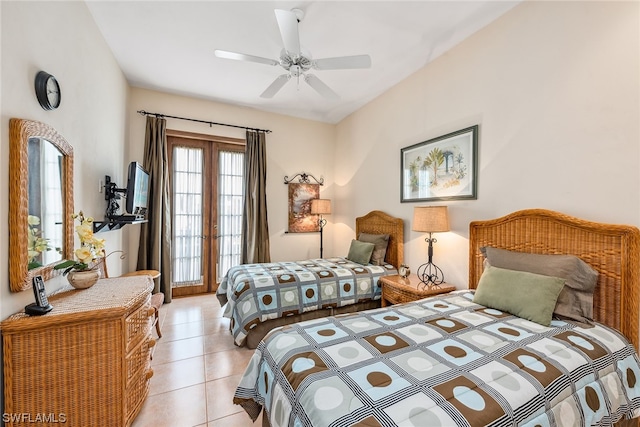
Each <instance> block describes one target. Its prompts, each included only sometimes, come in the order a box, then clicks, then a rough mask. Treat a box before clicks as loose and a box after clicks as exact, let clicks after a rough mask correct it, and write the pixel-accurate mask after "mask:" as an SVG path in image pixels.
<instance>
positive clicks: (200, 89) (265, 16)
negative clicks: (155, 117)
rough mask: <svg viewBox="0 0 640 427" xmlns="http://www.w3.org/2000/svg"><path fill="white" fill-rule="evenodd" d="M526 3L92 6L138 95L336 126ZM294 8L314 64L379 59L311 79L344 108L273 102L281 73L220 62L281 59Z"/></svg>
mask: <svg viewBox="0 0 640 427" xmlns="http://www.w3.org/2000/svg"><path fill="white" fill-rule="evenodd" d="M519 1H520V0H514V1H495V0H494V1H481V0H474V1H452V0H448V1H407V2H402V1H297V2H292V1H193V2H192V1H97V0H87V1H86V3H87V5H88V7H89V10H90V12H91V14H92V15H93V17H94V19H95V22H96V24H97V25H98V27H99V28H100V31H101V32H102V34H103V35H104V38H105V40H106V41H107V43H108V44H109V46H110V47H111V50H112V51H113V54H114V56H115V58H116V60H117V61H118V63H119V64H120V67H121V68H122V70H123V72H124V74H125V76H126V78H127V80H128V81H129V83H130V84H131V85H132V86H136V87H141V88H148V89H154V90H159V91H163V92H169V93H175V94H180V95H186V96H190V97H198V98H204V99H209V100H213V101H217V102H223V103H228V104H234V105H240V106H249V107H253V108H257V109H259V110H264V111H269V112H274V113H280V114H285V115H289V116H294V117H301V118H307V119H312V120H317V121H322V122H328V123H337V122H339V121H340V120H342V119H343V118H344V117H346V116H347V115H349V114H350V113H352V112H353V111H355V110H357V109H358V108H360V107H362V106H363V105H365V104H366V103H367V102H369V101H371V100H372V99H374V98H376V97H377V96H379V95H380V94H382V93H383V92H385V91H386V90H387V89H389V88H390V87H392V86H393V85H395V84H397V83H398V82H400V81H401V80H403V79H404V78H406V77H407V76H409V75H410V74H412V73H414V72H415V71H417V70H418V69H420V68H422V67H424V66H425V65H426V64H427V63H428V62H430V61H432V60H433V59H434V58H436V57H438V56H439V55H441V54H442V53H443V52H446V51H447V50H448V49H451V48H452V47H453V46H455V45H456V44H458V43H459V42H460V41H462V40H464V39H465V38H467V37H469V36H470V35H471V34H473V33H474V32H476V31H477V30H479V29H480V28H482V27H484V26H485V25H487V24H489V23H490V22H492V21H493V20H495V19H496V18H498V17H499V16H500V15H502V14H503V13H505V12H506V11H507V10H509V9H511V8H512V7H513V6H515V5H516V4H517V3H518V2H519ZM292 8H300V9H302V10H303V11H304V13H305V16H304V18H303V20H302V21H301V22H300V24H299V32H300V43H301V45H302V46H303V47H304V48H306V49H307V50H309V51H310V52H311V54H312V56H313V58H316V59H317V58H326V57H335V56H348V55H358V54H369V55H370V56H371V62H372V66H371V68H369V69H359V70H312V71H313V74H315V75H316V76H317V77H318V78H320V79H321V80H322V81H323V82H324V83H326V84H327V85H328V86H329V87H331V88H332V89H333V90H334V91H335V92H337V93H338V94H339V96H340V99H339V100H328V99H325V98H323V97H322V96H320V95H319V94H318V93H317V92H315V91H314V90H313V89H312V88H311V87H309V86H308V85H307V84H306V83H305V82H303V81H302V80H301V81H300V84H299V85H298V84H296V81H295V80H293V79H292V80H291V81H289V82H288V83H287V84H286V85H285V86H284V88H283V89H282V90H280V92H278V93H277V94H276V95H275V96H274V97H273V98H271V99H264V98H261V97H260V94H261V93H262V92H263V91H264V90H265V89H266V88H267V86H269V84H271V82H272V81H273V80H274V79H275V78H276V77H277V76H278V75H280V74H283V73H284V71H283V69H282V68H280V67H279V66H270V65H264V64H258V63H250V62H240V61H234V60H229V59H221V58H217V57H216V56H214V54H213V51H214V50H215V49H222V50H228V51H234V52H241V53H245V54H250V55H255V56H260V57H266V58H272V59H278V57H279V55H280V50H281V49H282V40H281V37H280V32H279V30H278V24H277V21H276V18H275V13H274V9H285V10H290V9H292ZM161 113H166V114H172V112H170V111H161Z"/></svg>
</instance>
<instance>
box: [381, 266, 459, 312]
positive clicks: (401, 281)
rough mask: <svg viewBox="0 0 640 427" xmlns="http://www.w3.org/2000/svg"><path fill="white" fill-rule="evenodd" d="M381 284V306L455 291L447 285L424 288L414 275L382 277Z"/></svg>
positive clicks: (453, 287) (451, 286)
mask: <svg viewBox="0 0 640 427" xmlns="http://www.w3.org/2000/svg"><path fill="white" fill-rule="evenodd" d="M380 281H381V282H382V306H383V307H385V306H387V305H390V304H402V303H405V302H411V301H416V300H419V299H423V298H427V297H430V296H434V295H440V294H446V293H449V292H451V291H454V290H455V289H456V287H455V286H453V285H451V284H449V283H442V284H441V285H438V286H431V287H429V286H425V285H424V284H422V282H420V279H418V276H416V275H415V274H411V275H409V276H408V277H407V278H403V277H401V276H399V275H393V276H384V277H381V278H380Z"/></svg>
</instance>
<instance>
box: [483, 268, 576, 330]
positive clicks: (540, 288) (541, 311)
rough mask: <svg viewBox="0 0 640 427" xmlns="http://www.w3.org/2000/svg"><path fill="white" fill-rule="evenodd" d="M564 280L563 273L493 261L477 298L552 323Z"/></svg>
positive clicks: (520, 314)
mask: <svg viewBox="0 0 640 427" xmlns="http://www.w3.org/2000/svg"><path fill="white" fill-rule="evenodd" d="M564 282H565V280H564V279H562V278H560V277H551V276H544V275H542V274H534V273H529V272H527V271H517V270H507V269H503V268H498V267H492V266H490V265H489V266H487V268H485V269H484V271H483V272H482V276H481V277H480V280H479V281H478V288H477V289H476V293H475V295H474V297H473V302H475V303H476V304H480V305H484V306H485V307H489V308H495V309H498V310H501V311H506V312H507V313H511V314H515V315H516V316H518V317H522V318H523V319H527V320H531V321H532V322H536V323H539V324H541V325H544V326H549V325H550V324H551V318H552V316H553V308H554V307H555V305H556V300H557V299H558V295H559V294H560V291H561V290H562V288H563V287H564Z"/></svg>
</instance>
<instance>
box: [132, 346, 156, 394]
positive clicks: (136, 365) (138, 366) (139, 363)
mask: <svg viewBox="0 0 640 427" xmlns="http://www.w3.org/2000/svg"><path fill="white" fill-rule="evenodd" d="M155 345H156V340H155V339H154V338H153V337H152V336H151V334H150V333H149V334H147V336H146V339H144V340H143V341H142V342H140V343H139V344H138V345H137V346H136V347H134V348H133V350H131V352H129V354H127V357H126V360H125V365H126V369H127V371H126V379H127V387H129V385H130V384H131V381H133V380H135V379H136V377H137V376H139V374H140V373H141V372H144V371H146V370H147V369H149V366H150V360H151V358H150V356H151V354H150V353H151V349H152V348H153V346H155Z"/></svg>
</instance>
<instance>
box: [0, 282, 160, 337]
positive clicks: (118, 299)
mask: <svg viewBox="0 0 640 427" xmlns="http://www.w3.org/2000/svg"><path fill="white" fill-rule="evenodd" d="M152 290H153V280H151V278H150V277H148V276H131V277H114V278H109V279H100V280H98V282H97V283H96V284H95V285H93V286H92V287H90V288H88V289H74V288H73V287H71V285H68V286H65V287H63V288H61V289H60V290H59V291H57V292H54V293H53V294H51V295H50V296H49V297H48V299H49V303H50V304H51V305H52V306H53V310H51V311H50V312H48V313H47V314H44V315H41V316H29V315H28V314H26V313H25V312H24V311H22V312H19V313H16V314H13V315H12V316H10V317H8V318H7V319H6V320H4V321H2V323H0V329H2V331H3V332H8V331H10V330H12V329H14V328H18V329H22V328H23V327H26V326H27V324H28V325H29V327H30V328H33V327H37V326H38V325H40V324H42V325H47V326H51V325H52V324H54V323H57V322H66V321H77V320H92V319H96V320H97V319H104V318H105V317H121V316H123V315H124V314H127V313H129V312H130V311H132V310H133V309H134V308H136V307H138V306H139V305H141V304H142V303H144V301H146V299H147V297H148V296H149V294H150V293H151V291H152Z"/></svg>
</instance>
